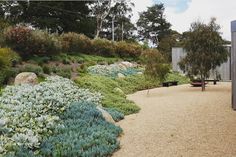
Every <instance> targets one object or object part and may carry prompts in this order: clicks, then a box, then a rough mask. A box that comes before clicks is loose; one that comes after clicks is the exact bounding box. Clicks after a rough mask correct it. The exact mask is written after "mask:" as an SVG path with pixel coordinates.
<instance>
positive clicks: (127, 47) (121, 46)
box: [116, 41, 143, 58]
mask: <svg viewBox="0 0 236 157" xmlns="http://www.w3.org/2000/svg"><path fill="white" fill-rule="evenodd" d="M142 51H143V49H142V46H141V45H139V44H135V43H127V42H125V41H121V42H117V44H116V54H118V55H119V56H120V57H133V58H137V57H139V56H140V55H141V53H142Z"/></svg>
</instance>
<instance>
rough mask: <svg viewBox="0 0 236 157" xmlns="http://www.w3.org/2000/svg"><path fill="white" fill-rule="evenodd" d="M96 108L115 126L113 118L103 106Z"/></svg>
mask: <svg viewBox="0 0 236 157" xmlns="http://www.w3.org/2000/svg"><path fill="white" fill-rule="evenodd" d="M96 108H97V110H99V111H100V112H101V113H102V116H103V118H104V119H105V120H106V121H108V122H110V123H113V124H115V121H114V120H113V118H112V116H111V115H110V114H109V113H108V112H107V111H105V110H104V109H103V108H102V107H101V106H97V107H96Z"/></svg>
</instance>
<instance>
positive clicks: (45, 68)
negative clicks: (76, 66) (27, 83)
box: [43, 65, 51, 74]
mask: <svg viewBox="0 0 236 157" xmlns="http://www.w3.org/2000/svg"><path fill="white" fill-rule="evenodd" d="M43 72H44V73H45V74H51V68H50V67H49V66H47V65H44V66H43Z"/></svg>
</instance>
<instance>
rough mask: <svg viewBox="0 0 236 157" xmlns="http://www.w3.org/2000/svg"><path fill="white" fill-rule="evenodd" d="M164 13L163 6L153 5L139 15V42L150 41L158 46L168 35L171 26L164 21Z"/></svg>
mask: <svg viewBox="0 0 236 157" xmlns="http://www.w3.org/2000/svg"><path fill="white" fill-rule="evenodd" d="M164 11H165V7H164V5H163V4H155V5H153V6H152V7H148V10H147V11H144V12H142V13H141V14H140V18H139V20H138V22H137V26H138V32H139V35H140V36H139V37H140V39H141V40H150V41H152V43H153V44H154V45H158V43H159V42H160V41H161V40H162V38H163V37H165V36H166V35H167V34H169V33H170V26H171V24H170V23H169V22H167V21H166V19H165V15H164Z"/></svg>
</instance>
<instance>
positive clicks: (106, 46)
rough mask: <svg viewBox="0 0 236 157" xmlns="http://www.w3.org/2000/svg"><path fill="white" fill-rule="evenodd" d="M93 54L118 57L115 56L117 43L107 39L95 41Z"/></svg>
mask: <svg viewBox="0 0 236 157" xmlns="http://www.w3.org/2000/svg"><path fill="white" fill-rule="evenodd" d="M92 44H93V46H92V47H93V52H94V54H95V55H101V56H106V57H113V56H116V54H115V43H113V42H111V41H109V40H107V39H100V38H97V39H94V40H93V42H92Z"/></svg>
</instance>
